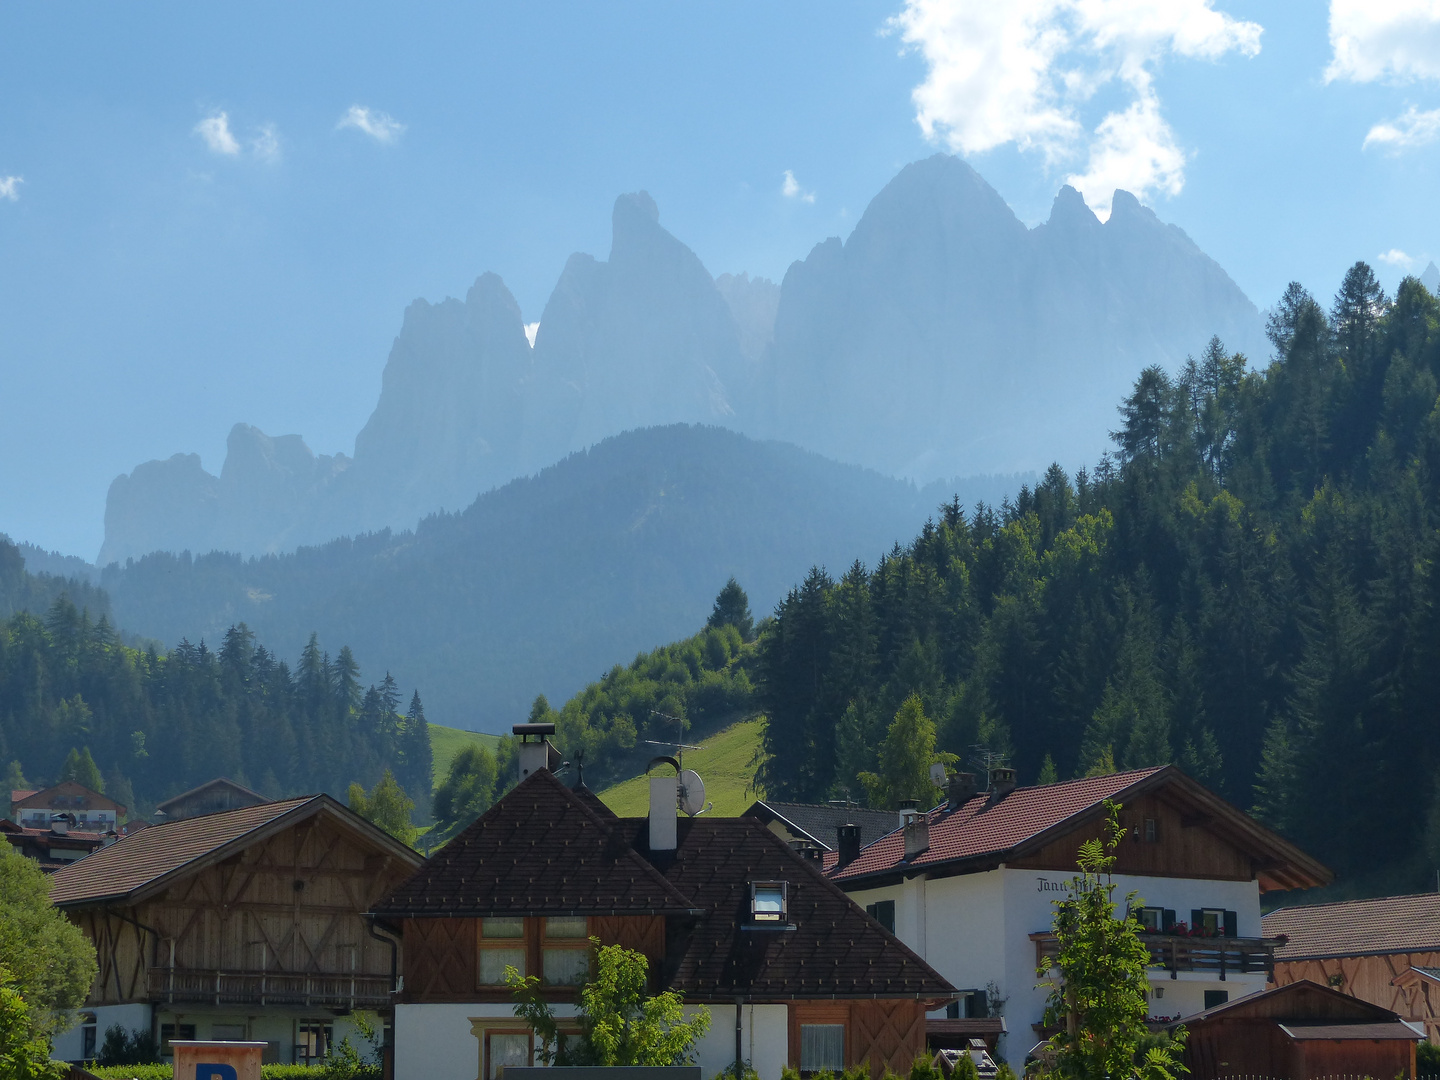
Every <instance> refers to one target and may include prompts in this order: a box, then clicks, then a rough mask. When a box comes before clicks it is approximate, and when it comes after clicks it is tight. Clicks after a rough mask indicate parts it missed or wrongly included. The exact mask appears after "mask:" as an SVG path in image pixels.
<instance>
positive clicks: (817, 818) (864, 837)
mask: <svg viewBox="0 0 1440 1080" xmlns="http://www.w3.org/2000/svg"><path fill="white" fill-rule="evenodd" d="M744 816H745V817H758V818H760V819H761V820H762V821H770V820H774V819H775V818H779V819H780V820H782V821H783V822H784V823H785V824H786V825H787V826H789V827H790V828H791V829H793V830H795V831H798V832H802V833H804V834H805V835H806V836H808V837H810V839H812V840H814V841H815V842H816V843H817V844H819V845H820V846H821V847H822V848H823V849H824V850H825V851H833V850H834V849H835V845H836V844H837V843H838V840H837V838H836V830H837V829H838V828H839V826H841V825H858V826H860V844H861V846H864V845H866V844H872V843H874V842H875V841H876V840H878V839H880V837H882V836H884V835H885V834H886V833H888V832H894V831H895V830H896V829H898V828H899V827H900V817H899V815H898V814H897V813H896V812H895V811H893V810H866V809H864V808H861V807H848V808H847V807H843V806H817V805H815V804H814V803H787V802H773V801H771V800H767V799H761V800H759V801H757V802H755V803H752V804H751V806H750V808H749V809H748V810H746V811H745V815H744Z"/></svg>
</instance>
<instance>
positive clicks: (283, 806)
mask: <svg viewBox="0 0 1440 1080" xmlns="http://www.w3.org/2000/svg"><path fill="white" fill-rule="evenodd" d="M318 813H329V814H331V815H333V816H334V817H335V818H336V819H337V820H339V821H340V822H342V823H343V824H345V825H347V826H349V827H350V828H353V829H356V830H359V831H361V832H363V833H364V834H366V835H367V836H369V837H371V839H373V841H374V843H375V844H376V846H377V847H379V848H381V849H383V850H386V851H388V852H390V853H392V854H395V855H398V856H399V857H401V858H404V859H407V860H409V861H410V862H411V864H412V865H417V864H418V863H419V862H420V856H419V854H418V853H416V852H414V851H411V849H409V848H408V847H406V846H405V845H404V844H401V843H400V842H399V841H398V840H395V839H394V838H392V837H390V836H389V835H387V834H386V833H384V832H382V831H381V830H380V829H378V828H376V827H375V826H373V825H371V824H370V823H369V822H367V821H365V820H364V819H362V818H360V817H359V816H357V815H356V814H355V813H354V812H353V811H351V810H348V809H346V808H345V807H343V806H341V805H340V804H339V803H337V802H336V801H335V800H334V799H332V798H330V796H328V795H307V796H305V797H304V798H299V799H284V800H282V801H280V802H270V803H261V804H260V805H259V806H246V807H243V808H242V809H239V810H226V811H223V812H221V813H218V814H207V815H205V816H203V817H194V818H185V819H183V820H180V821H168V822H164V823H162V824H159V825H152V826H150V827H149V828H147V829H141V830H140V831H139V832H135V833H131V834H130V835H129V836H125V837H123V838H121V839H120V840H117V841H116V842H115V843H113V844H111V845H110V846H109V847H102V848H101V849H100V850H99V851H96V852H93V853H92V854H90V855H87V856H86V857H85V858H83V859H81V860H79V861H78V862H76V863H73V864H72V865H70V866H67V867H66V868H65V869H63V870H61V871H60V872H59V873H57V874H56V875H55V877H54V878H53V882H54V884H53V886H52V888H51V892H50V899H51V900H52V901H53V902H54V903H55V904H56V906H58V907H76V906H81V905H85V904H92V903H97V902H99V901H102V900H114V899H119V898H122V897H123V898H135V897H136V896H137V894H140V893H141V892H142V891H144V890H147V889H150V888H160V887H163V886H164V883H165V882H166V881H167V880H169V879H171V878H172V877H174V876H183V875H185V874H189V873H193V872H195V871H197V870H199V869H201V868H203V867H205V866H208V865H209V864H210V863H211V862H213V861H215V860H217V859H220V858H224V857H225V856H226V855H228V854H229V853H231V852H233V851H235V850H238V849H240V848H243V847H245V846H248V845H249V844H252V843H255V842H256V841H257V840H259V839H262V838H264V837H266V836H269V835H271V834H272V833H273V832H275V831H278V830H280V829H284V828H288V827H289V826H290V825H291V824H294V823H295V822H297V821H303V820H305V819H306V818H309V817H311V816H312V815H314V814H318Z"/></svg>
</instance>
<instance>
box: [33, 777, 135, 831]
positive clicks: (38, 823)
mask: <svg viewBox="0 0 1440 1080" xmlns="http://www.w3.org/2000/svg"><path fill="white" fill-rule="evenodd" d="M127 812H128V811H127V810H126V808H125V807H124V806H123V805H121V804H120V803H118V802H116V801H115V800H114V799H111V798H108V797H106V796H104V795H102V794H100V792H98V791H92V790H91V789H90V788H87V787H86V786H85V785H84V784H81V783H78V782H76V781H74V780H62V781H60V783H58V784H56V785H54V786H53V787H48V788H41V789H40V790H38V791H12V792H11V793H10V818H11V820H12V821H14V822H15V823H16V824H17V825H20V826H23V827H25V828H30V829H48V828H49V827H50V822H51V821H52V820H54V819H56V818H65V819H67V820H68V821H69V822H70V825H71V827H72V828H75V829H79V830H81V831H83V832H95V833H107V832H111V831H112V830H114V829H115V828H116V827H117V826H118V825H119V824H120V823H121V822H122V821H124V820H125V815H126V813H127Z"/></svg>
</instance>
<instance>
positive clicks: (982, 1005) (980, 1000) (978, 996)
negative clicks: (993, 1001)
mask: <svg viewBox="0 0 1440 1080" xmlns="http://www.w3.org/2000/svg"><path fill="white" fill-rule="evenodd" d="M966 1001H967V1002H968V1003H969V1005H970V1016H971V1017H972V1018H978V1017H982V1016H989V1015H990V1003H989V1002H988V1001H987V1000H986V999H985V991H984V990H976V991H974V992H973V993H972V994H971V995H970V996H969V997H968V998H967V999H966Z"/></svg>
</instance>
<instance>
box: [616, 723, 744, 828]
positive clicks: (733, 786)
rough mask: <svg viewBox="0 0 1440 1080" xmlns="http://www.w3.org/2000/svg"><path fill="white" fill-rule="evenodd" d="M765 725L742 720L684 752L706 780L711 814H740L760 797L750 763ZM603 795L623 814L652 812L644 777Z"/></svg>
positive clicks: (642, 814) (687, 764)
mask: <svg viewBox="0 0 1440 1080" xmlns="http://www.w3.org/2000/svg"><path fill="white" fill-rule="evenodd" d="M764 725H765V721H764V720H762V719H755V720H743V721H741V722H740V723H738V724H732V725H731V726H730V727H728V728H724V729H723V730H721V731H717V732H716V733H715V734H713V735H710V736H708V737H706V738H704V739H702V740H701V744H702V745H703V746H704V749H703V750H687V751H686V752H685V767H686V768H687V769H694V770H695V771H696V772H697V773H699V774H700V779H702V780H704V781H705V799H706V801H708V802H713V803H714V804H715V808H714V809H713V810H711V811H710V813H712V814H716V815H718V816H720V817H738V816H739V815H740V813H741V812H742V811H744V810H745V809H746V807H748V806H749V805H750V804H751V803H752V802H754V801H755V800H756V799H758V798H759V797H760V795H759V794H758V793H757V792H756V791H755V790H754V789H753V788H750V784H751V780H752V776H753V770H752V767H751V765H750V762H751V760H752V759H753V758H754V756H755V751H756V750H757V749H759V746H760V732H761V730H762V729H763V728H764ZM747 788H750V789H749V790H748V791H747ZM600 798H601V799H602V800H603V801H604V803H605V805H606V806H608V807H610V809H611V810H614V811H615V813H617V814H619V815H620V816H621V817H643V816H644V815H645V814H647V813H648V812H649V802H650V788H649V786H648V785H647V783H646V780H645V777H644V776H636V777H632V778H631V779H629V780H624V781H622V782H621V783H618V784H616V785H615V786H614V787H611V788H606V789H605V790H604V791H602V792H600Z"/></svg>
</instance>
